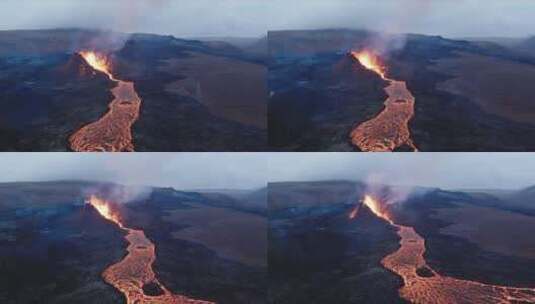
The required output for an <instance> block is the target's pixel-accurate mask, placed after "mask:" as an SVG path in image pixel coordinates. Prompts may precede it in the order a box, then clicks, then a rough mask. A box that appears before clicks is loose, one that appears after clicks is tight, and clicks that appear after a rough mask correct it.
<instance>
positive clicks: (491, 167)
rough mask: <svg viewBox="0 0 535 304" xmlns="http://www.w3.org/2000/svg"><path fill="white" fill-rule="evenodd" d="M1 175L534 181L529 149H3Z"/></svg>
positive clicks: (246, 184) (178, 180)
mask: <svg viewBox="0 0 535 304" xmlns="http://www.w3.org/2000/svg"><path fill="white" fill-rule="evenodd" d="M0 168H1V169H2V174H1V175H0V182H7V181H44V180H58V179H59V180H65V179H67V180H68V179H86V180H97V181H112V182H117V183H123V184H134V185H150V186H172V187H175V188H177V189H199V188H211V189H220V188H233V189H252V188H260V187H264V186H265V184H266V181H306V180H329V179H349V180H362V181H373V182H380V183H386V184H392V185H409V186H430V187H441V188H450V189H451V188H502V189H507V188H509V189H512V188H523V187H527V186H533V185H535V157H533V155H532V154H529V153H527V154H523V153H394V154H382V153H374V154H363V153H122V154H99V153H82V154H74V153H0Z"/></svg>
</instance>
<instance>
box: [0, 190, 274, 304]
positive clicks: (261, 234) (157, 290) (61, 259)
mask: <svg viewBox="0 0 535 304" xmlns="http://www.w3.org/2000/svg"><path fill="white" fill-rule="evenodd" d="M129 189H130V188H129V187H128V186H122V185H118V184H110V183H101V182H74V181H73V182H69V181H62V182H44V183H39V182H36V183H16V182H14V183H9V184H2V185H0V200H1V201H3V202H4V201H9V203H8V204H2V206H1V207H0V220H1V222H2V225H1V228H0V229H1V233H0V242H1V243H2V246H1V249H0V261H2V263H0V268H1V269H2V274H0V282H2V283H3V285H2V288H0V299H1V301H2V303H21V304H25V303H28V304H29V303H35V302H44V303H52V302H68V303H94V302H95V299H98V302H99V303H105V304H107V303H110V304H111V303H213V302H215V303H239V302H240V301H245V302H248V303H267V302H266V301H267V300H266V297H267V296H266V280H267V266H266V264H267V262H266V253H265V252H266V246H267V244H266V239H265V235H266V225H267V220H266V211H265V210H266V205H265V200H264V201H263V202H262V204H257V206H258V208H256V209H255V210H254V211H252V210H248V209H247V208H243V206H244V205H250V203H249V202H251V203H252V202H253V201H254V198H253V197H254V196H255V195H256V194H255V193H256V190H247V191H242V190H240V191H233V190H226V191H225V193H219V192H213V191H212V192H210V193H206V194H205V193H202V192H183V191H178V190H175V189H171V188H149V187H147V191H145V192H144V193H143V194H142V195H139V196H137V197H135V198H133V197H132V196H130V198H129V201H124V199H125V198H126V197H128V196H125V195H124V194H126V193H133V192H131V190H129ZM238 193H239V195H238ZM6 199H7V200H6ZM255 204H256V201H255ZM207 223H210V224H209V225H207ZM221 239H225V240H226V241H225V242H224V243H222V242H220V241H219V240H221ZM54 286H61V288H55V287H54ZM30 291H31V292H30Z"/></svg>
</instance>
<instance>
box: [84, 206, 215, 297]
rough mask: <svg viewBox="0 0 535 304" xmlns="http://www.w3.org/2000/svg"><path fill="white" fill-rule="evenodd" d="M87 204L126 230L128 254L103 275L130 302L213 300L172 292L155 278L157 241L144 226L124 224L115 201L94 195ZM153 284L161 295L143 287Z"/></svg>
mask: <svg viewBox="0 0 535 304" xmlns="http://www.w3.org/2000/svg"><path fill="white" fill-rule="evenodd" d="M87 204H90V205H92V206H93V207H94V208H95V209H96V210H97V211H98V213H99V214H100V215H102V217H104V218H105V219H107V220H109V221H111V222H113V223H115V224H117V225H118V226H119V228H121V229H122V230H124V231H126V232H127V235H126V237H125V238H126V240H127V241H128V243H129V245H128V248H127V251H128V254H127V255H126V256H125V257H124V258H123V259H122V260H121V261H120V262H118V263H116V264H113V265H111V266H109V267H108V268H107V269H106V270H105V271H104V272H103V273H102V277H103V278H104V280H105V281H106V282H107V283H109V284H110V285H112V286H114V287H115V288H116V289H118V290H119V291H120V292H122V293H123V294H124V296H125V297H126V302H127V304H143V303H147V304H148V303H151V304H158V303H161V304H164V303H165V304H167V303H172V304H213V302H207V301H201V300H194V299H190V298H187V297H185V296H181V295H176V294H173V293H172V292H171V291H169V290H168V289H166V288H165V287H164V286H163V285H162V284H161V283H160V282H159V281H158V279H157V278H156V274H155V273H154V270H153V269H152V264H153V263H154V260H155V259H156V255H155V251H156V248H155V246H154V244H153V243H152V242H151V241H150V240H149V239H148V238H147V237H146V236H145V233H144V232H143V231H142V230H135V229H131V228H127V227H125V226H123V222H122V221H121V217H120V214H119V212H118V211H117V210H116V208H114V204H113V203H111V202H109V201H106V200H104V199H101V198H99V197H97V196H95V195H92V196H91V197H90V198H89V199H88V200H87ZM149 284H150V285H152V286H154V287H155V288H156V289H158V290H159V291H160V292H159V295H146V294H144V292H143V287H144V286H146V285H149Z"/></svg>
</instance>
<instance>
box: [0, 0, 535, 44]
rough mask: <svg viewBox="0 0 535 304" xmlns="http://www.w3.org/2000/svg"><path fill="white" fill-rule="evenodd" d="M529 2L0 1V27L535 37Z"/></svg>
mask: <svg viewBox="0 0 535 304" xmlns="http://www.w3.org/2000/svg"><path fill="white" fill-rule="evenodd" d="M534 12H535V1H533V0H290V1H289V0H217V1H216V0H92V1H89V0H47V1H43V0H2V1H0V20H2V22H0V29H28V28H32V29H33V28H53V27H93V28H94V27H98V28H106V29H113V30H118V31H126V32H153V33H161V34H172V35H175V36H183V37H184V36H261V35H264V34H265V33H266V31H267V30H269V29H272V30H276V29H303V28H323V27H349V28H361V27H366V28H371V29H376V30H386V31H391V32H417V33H428V34H440V35H444V36H450V37H456V36H461V37H464V36H527V35H534V34H535V18H533V14H534Z"/></svg>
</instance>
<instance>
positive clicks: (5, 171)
mask: <svg viewBox="0 0 535 304" xmlns="http://www.w3.org/2000/svg"><path fill="white" fill-rule="evenodd" d="M0 168H1V172H2V174H1V175H0V182H6V181H47V180H71V179H76V180H80V179H82V180H94V181H111V182H117V183H121V184H128V185H146V186H161V187H168V186H171V187H174V188H177V189H200V188H202V189H208V188H209V189H221V188H231V189H253V188H261V187H264V186H265V184H266V162H265V158H264V157H263V156H262V155H259V154H251V153H236V154H233V153H120V154H112V153H107V154H100V153H80V154H74V153H0Z"/></svg>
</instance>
